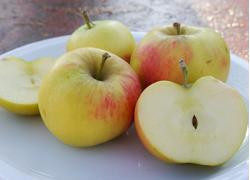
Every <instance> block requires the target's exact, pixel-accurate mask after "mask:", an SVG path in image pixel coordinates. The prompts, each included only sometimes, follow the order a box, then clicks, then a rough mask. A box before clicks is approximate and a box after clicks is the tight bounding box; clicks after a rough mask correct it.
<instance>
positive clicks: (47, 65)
mask: <svg viewBox="0 0 250 180" xmlns="http://www.w3.org/2000/svg"><path fill="white" fill-rule="evenodd" d="M54 62H55V60H54V59H53V58H40V59H37V60H34V61H30V62H27V61H25V60H23V59H21V58H17V57H6V58H3V59H1V60H0V84H1V86H0V106H2V107H3V108H5V109H7V110H8V111H10V112H14V113H17V114H23V115H34V114H39V110H38V105H37V104H38V99H37V96H38V89H39V87H40V84H41V80H42V79H43V77H44V76H45V75H46V74H47V73H48V71H49V70H50V69H51V67H52V66H53V65H54Z"/></svg>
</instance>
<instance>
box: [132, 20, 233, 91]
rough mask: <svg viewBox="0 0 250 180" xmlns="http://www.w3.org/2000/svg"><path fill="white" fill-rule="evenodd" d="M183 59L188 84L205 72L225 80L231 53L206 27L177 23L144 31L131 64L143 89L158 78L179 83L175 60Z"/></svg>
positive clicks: (180, 74)
mask: <svg viewBox="0 0 250 180" xmlns="http://www.w3.org/2000/svg"><path fill="white" fill-rule="evenodd" d="M182 58H183V59H185V62H186V64H187V65H188V68H189V70H190V75H189V79H188V82H190V83H193V82H195V81H196V80H198V79H199V78H200V77H202V76H208V75H210V76H213V77H215V78H217V79H219V80H222V81H226V80H227V77H228V73H229V68H230V54H229V50H228V48H227V45H226V43H225V42H224V40H223V38H222V37H221V36H220V35H219V34H218V33H216V32H214V31H213V30H211V29H209V28H201V27H192V26H186V25H182V26H181V25H180V24H179V23H174V24H173V26H163V27H159V28H155V29H153V30H152V31H150V32H149V33H148V34H146V36H145V37H144V38H143V39H142V41H141V42H140V43H139V44H138V45H137V47H136V48H135V51H134V52H133V54H132V57H131V61H130V64H131V66H132V67H133V69H134V70H135V72H136V73H137V74H138V76H139V78H140V81H141V84H142V86H143V88H145V87H147V86H148V85H150V84H152V83H154V82H156V81H159V80H169V81H173V82H176V83H181V82H182V80H183V76H182V73H181V71H180V69H179V66H178V62H179V59H182Z"/></svg>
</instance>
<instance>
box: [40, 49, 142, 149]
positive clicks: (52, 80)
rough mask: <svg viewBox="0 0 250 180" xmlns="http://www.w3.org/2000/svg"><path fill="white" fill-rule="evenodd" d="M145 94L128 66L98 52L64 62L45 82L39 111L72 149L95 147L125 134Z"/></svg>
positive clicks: (77, 54) (71, 56)
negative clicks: (140, 99) (141, 97)
mask: <svg viewBox="0 0 250 180" xmlns="http://www.w3.org/2000/svg"><path fill="white" fill-rule="evenodd" d="M140 92H141V86H140V82H139V79H138V77H137V75H136V73H135V72H134V71H133V69H132V68H131V67H130V66H129V64H128V63H127V62H125V61H124V60H122V59H121V58H119V57H118V56H116V55H114V54H112V53H108V54H107V53H106V51H104V50H101V49H97V48H80V49H77V50H74V51H70V52H68V53H66V54H65V55H63V56H62V57H60V58H59V59H58V60H57V62H56V64H55V66H54V68H53V69H52V70H51V72H50V73H49V74H48V76H47V77H46V78H45V79H44V81H43V82H42V85H41V88H40V91H39V103H38V105H39V110H40V113H41V116H42V119H43V121H44V123H45V125H46V126H47V128H48V129H49V130H50V131H51V132H52V134H54V135H55V136H56V137H57V138H58V139H60V140H61V141H62V142H64V143H65V144H68V145H72V146H79V147H81V146H83V147H86V146H93V145H96V144H100V143H103V142H106V141H108V140H111V139H113V138H115V137H117V136H119V135H120V134H122V133H123V132H125V131H126V130H127V129H128V128H129V126H130V124H131V121H132V120H133V114H134V107H135V104H136V101H137V98H138V97H139V95H140Z"/></svg>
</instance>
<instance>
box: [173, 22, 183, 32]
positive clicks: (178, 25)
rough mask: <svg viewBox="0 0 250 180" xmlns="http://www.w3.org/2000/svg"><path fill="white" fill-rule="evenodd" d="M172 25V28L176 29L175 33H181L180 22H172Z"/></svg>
mask: <svg viewBox="0 0 250 180" xmlns="http://www.w3.org/2000/svg"><path fill="white" fill-rule="evenodd" d="M173 26H174V28H175V29H176V34H177V35H180V33H181V24H180V23H178V22H175V23H174V24H173Z"/></svg>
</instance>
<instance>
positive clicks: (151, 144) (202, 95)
mask: <svg viewBox="0 0 250 180" xmlns="http://www.w3.org/2000/svg"><path fill="white" fill-rule="evenodd" d="M184 84H185V86H181V85H179V84H176V83H174V82H171V81H159V82H156V83H154V84H152V85H150V86H148V87H147V88H146V89H145V90H144V91H143V92H142V94H141V95H140V97H139V99H138V101H137V104H136V110H135V126H136V130H137V133H138V135H139V137H140V139H141V141H142V143H143V144H144V145H145V147H146V148H147V149H148V150H149V151H150V152H151V153H152V154H153V155H155V156H156V157H158V158H159V159H161V160H163V161H166V162H173V163H194V164H201V165H209V166H215V165H220V164H223V163H224V162H226V161H228V160H229V159H230V158H231V157H232V156H233V155H234V154H235V153H236V152H237V150H238V149H239V147H240V145H241V144H242V142H243V140H244V137H245V135H246V130H247V124H248V112H247V108H246V105H245V103H244V101H243V98H242V97H241V95H240V94H239V93H238V92H237V91H236V90H235V89H233V88H232V87H230V86H228V85H227V84H225V83H223V82H222V81H220V80H218V79H215V78H214V77H212V76H205V77H202V78H200V79H198V80H197V81H196V82H195V83H194V84H193V85H192V86H190V85H187V83H186V82H185V83H184Z"/></svg>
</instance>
